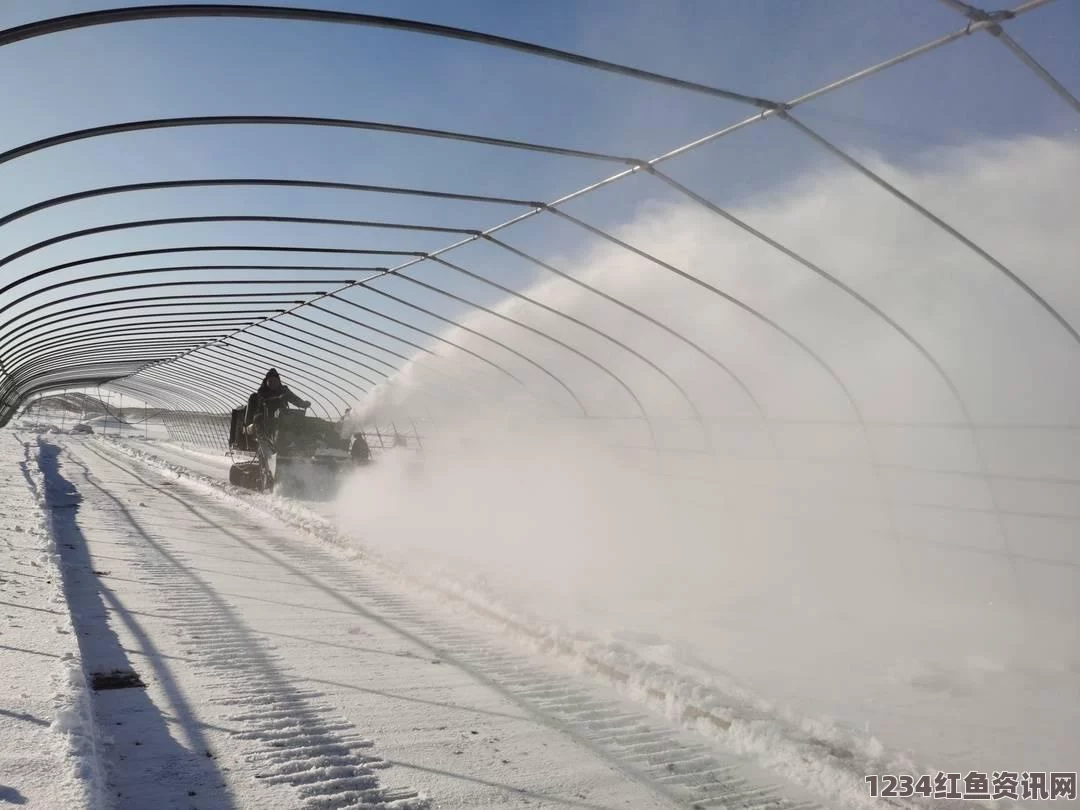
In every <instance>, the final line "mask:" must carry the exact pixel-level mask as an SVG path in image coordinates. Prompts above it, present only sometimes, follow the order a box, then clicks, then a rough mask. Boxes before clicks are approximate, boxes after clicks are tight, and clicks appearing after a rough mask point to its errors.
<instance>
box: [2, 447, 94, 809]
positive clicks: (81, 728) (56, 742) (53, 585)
mask: <svg viewBox="0 0 1080 810" xmlns="http://www.w3.org/2000/svg"><path fill="white" fill-rule="evenodd" d="M36 438H37V437H36V436H34V435H30V436H24V437H20V436H18V435H16V434H14V433H10V432H8V431H4V432H2V433H0V457H2V458H3V459H4V463H3V465H2V466H0V504H3V508H2V509H0V615H2V616H3V622H2V623H0V684H2V687H0V805H8V804H10V805H27V806H30V807H47V808H71V810H78V809H79V808H90V807H95V808H96V807H100V806H102V805H101V802H100V799H101V792H100V791H101V788H102V786H103V782H102V780H101V778H100V769H99V761H98V757H97V744H96V740H95V735H96V730H95V729H94V725H93V723H92V722H91V719H90V718H91V715H90V700H89V695H88V693H87V691H86V681H85V677H84V672H83V668H82V666H81V658H80V655H79V644H78V642H77V639H76V637H75V635H74V634H73V632H72V630H73V628H72V622H71V618H70V616H69V613H68V604H67V602H66V600H65V598H64V592H65V578H66V576H67V573H68V571H67V569H64V570H63V571H62V570H61V568H62V566H61V562H60V560H61V557H62V555H61V554H58V551H59V550H58V549H57V546H56V543H55V542H54V540H53V535H52V533H51V532H50V522H51V523H52V525H53V526H55V524H56V522H57V521H59V520H62V519H63V518H62V517H61V515H62V512H63V508H64V507H63V499H64V497H65V493H63V492H56V491H53V492H52V493H51V494H50V491H49V487H50V483H49V482H48V481H47V480H46V477H45V476H44V475H43V474H42V472H41V470H40V469H39V467H38V463H37V450H38V447H37V441H36Z"/></svg>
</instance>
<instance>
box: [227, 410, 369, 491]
mask: <svg viewBox="0 0 1080 810" xmlns="http://www.w3.org/2000/svg"><path fill="white" fill-rule="evenodd" d="M246 416H247V407H246V406H241V407H239V408H234V409H233V412H232V421H231V423H230V428H229V448H230V449H231V450H233V451H234V452H238V453H244V454H248V453H250V454H251V457H249V458H248V459H247V460H244V461H239V462H236V463H234V464H233V465H232V466H231V467H230V468H229V483H231V484H235V485H236V486H240V487H243V488H245V489H251V490H255V491H256V492H276V493H278V494H280V495H285V496H290V497H297V498H304V499H309V500H328V499H330V498H333V497H334V495H335V494H336V492H337V488H338V486H339V484H340V483H341V479H342V478H344V476H345V475H346V474H347V473H348V472H349V471H350V470H352V469H354V468H356V467H357V466H360V465H365V464H369V463H370V462H371V450H370V448H369V447H368V444H367V442H366V441H365V440H364V437H363V436H362V435H361V434H358V433H357V434H354V435H353V436H351V437H347V436H345V435H343V433H342V430H341V426H340V425H337V424H334V423H333V422H329V421H327V420H325V419H319V418H317V417H315V416H309V415H307V414H306V413H305V411H304V410H294V409H290V408H283V409H282V410H280V411H279V412H278V413H277V415H276V417H271V416H270V414H268V413H266V412H264V413H262V414H260V415H259V417H261V418H259V417H257V418H255V419H254V420H253V422H252V424H254V426H255V430H254V432H253V433H249V432H247V431H246V430H245V424H246Z"/></svg>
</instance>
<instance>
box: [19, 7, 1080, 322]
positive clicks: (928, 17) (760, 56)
mask: <svg viewBox="0 0 1080 810" xmlns="http://www.w3.org/2000/svg"><path fill="white" fill-rule="evenodd" d="M118 5H123V4H122V3H99V2H80V1H79V0H38V2H34V3H29V2H22V3H8V4H5V6H4V7H3V9H2V10H0V28H8V27H11V26H15V25H18V24H21V23H24V22H28V21H30V20H34V19H43V18H46V17H51V16H58V15H62V14H66V13H73V12H78V11H87V10H92V9H98V8H111V7H116V6H118ZM291 5H295V6H306V7H312V8H329V9H341V10H348V11H360V12H370V13H379V14H387V15H392V16H399V17H407V18H413V19H418V20H426V21H432V22H438V23H444V24H450V25H456V26H460V27H464V28H473V29H477V30H481V31H485V32H490V33H494V34H500V35H504V36H510V37H515V38H520V39H525V40H528V41H532V42H537V43H540V44H544V45H548V46H552V47H556V48H563V49H567V50H572V51H577V52H581V53H585V54H588V55H590V56H595V57H599V58H603V59H608V60H611V61H615V62H621V63H625V64H629V65H633V66H635V67H640V68H644V69H648V70H654V71H658V72H662V73H667V74H671V75H674V76H678V77H680V78H686V79H691V80H696V81H700V82H704V83H708V84H712V85H716V86H721V87H725V88H728V89H732V90H736V91H740V92H744V93H750V94H756V95H760V96H764V97H769V98H774V99H779V100H783V99H787V98H791V97H793V96H796V95H799V94H801V93H803V92H806V91H808V90H811V89H813V88H815V87H817V86H819V85H822V84H824V83H826V82H828V81H831V80H834V79H836V78H839V77H841V76H844V75H846V74H848V73H851V72H853V71H855V70H857V69H860V68H862V67H865V66H867V65H869V64H872V63H875V62H877V61H880V60H882V59H884V58H887V57H889V56H892V55H894V54H896V53H899V52H901V51H903V50H905V49H906V48H909V47H912V46H915V45H918V44H921V43H923V42H925V41H928V40H930V39H933V38H934V37H936V36H940V35H941V34H944V33H946V32H949V31H953V30H956V29H958V28H960V27H962V25H963V20H962V19H961V18H960V17H959V16H958V15H955V14H954V13H953V12H951V11H950V10H949V9H947V8H945V7H944V6H943V5H941V4H939V3H934V2H929V0H927V2H912V1H911V0H902V1H901V0H897V1H896V2H875V3H866V2H862V0H829V1H828V2H801V3H797V2H754V3H738V2H705V0H699V1H698V2H676V0H657V1H656V2H621V1H620V2H616V1H615V0H592V1H591V2H588V3H581V2H569V1H568V0H557V1H555V2H545V3H526V2H514V3H511V2H496V1H495V0H485V1H483V2H470V3H463V2H462V3H448V2H423V1H418V2H395V3H391V2H336V3H335V2H294V3H292V4H291ZM1008 30H1009V32H1010V33H1011V34H1012V35H1013V36H1014V37H1015V38H1016V39H1017V40H1018V41H1019V42H1020V43H1021V44H1022V45H1024V46H1025V47H1026V48H1027V49H1028V50H1029V51H1030V52H1032V53H1033V54H1034V55H1035V56H1036V57H1037V58H1038V59H1039V60H1040V61H1041V62H1042V63H1043V64H1044V65H1045V66H1046V67H1047V68H1048V69H1050V71H1051V72H1053V73H1054V74H1055V75H1056V76H1057V77H1058V78H1059V80H1061V81H1062V82H1063V83H1064V84H1065V85H1066V86H1067V87H1070V88H1072V89H1073V90H1074V91H1076V89H1077V88H1080V60H1077V59H1076V57H1075V42H1074V41H1073V40H1074V39H1075V32H1076V31H1078V30H1080V6H1078V5H1077V4H1076V3H1073V2H1066V1H1065V0H1058V2H1056V3H1052V4H1050V6H1049V7H1047V8H1044V9H1040V10H1037V11H1035V12H1033V13H1030V14H1027V15H1025V16H1023V17H1022V18H1020V19H1018V20H1017V21H1015V22H1014V23H1011V24H1010V25H1009V27H1008ZM0 76H4V77H5V81H4V84H3V91H2V94H3V101H2V103H3V108H4V111H5V125H4V127H3V129H2V131H0V150H3V149H8V148H11V147H14V146H17V145H20V144H24V143H27V142H30V141H33V140H35V139H38V138H42V137H46V136H49V135H53V134H56V133H60V132H64V131H68V130H73V129H79V128H83V127H88V126H95V125H99V124H107V123H114V122H118V121H124V120H134V119H141V118H153V117H165V116H184V115H220V114H236V113H250V114H268V115H269V114H279V115H313V116H327V117H347V118H358V119H366V120H375V121H387V122H394V123H402V124H410V125H415V126H422V127H433V128H446V129H454V130H459V131H465V132H473V133H482V134H488V135H496V136H501V137H507V138H516V139H522V140H528V141H536V142H542V143H549V144H555V145H560V146H568V147H576V148H582V149H590V150H597V151H603V152H610V153H614V154H620V155H630V156H635V157H641V158H648V157H652V156H655V155H656V154H659V153H662V152H664V151H667V150H669V149H671V148H673V147H676V146H678V145H680V144H682V143H684V142H687V141H690V140H693V139H694V138H697V137H700V136H702V135H705V134H707V133H709V132H712V131H714V130H717V129H720V128H722V127H724V126H726V125H727V124H730V123H733V122H735V121H737V120H739V119H740V118H742V117H745V116H746V115H747V114H748V113H750V112H752V110H750V109H749V108H744V107H741V106H739V105H736V104H734V103H730V102H726V101H722V100H718V99H714V98H709V97H705V96H698V95H695V94H692V93H687V92H682V91H679V90H674V89H670V88H660V87H654V86H650V85H647V84H644V83H641V82H637V81H634V80H631V79H627V78H624V77H619V76H611V75H605V74H599V73H595V72H591V71H587V70H585V69H582V68H579V67H575V66H571V65H563V64H553V63H550V62H548V61H544V60H540V59H537V58H535V57H531V56H527V55H522V54H516V53H510V52H504V51H500V50H497V49H492V48H487V47H483V46H478V45H473V44H469V43H463V42H455V41H444V40H438V39H434V38H430V37H423V36H420V35H416V34H408V33H399V32H392V31H384V30H377V29H364V28H356V27H349V26H332V25H325V24H317V23H284V22H275V21H256V20H222V19H216V20H163V21H147V22H139V23H124V24H118V25H112V26H105V27H97V28H91V29H86V30H81V31H73V32H65V33H61V34H56V35H51V36H48V37H43V38H39V39H35V40H32V41H28V42H22V43H17V44H14V45H10V46H7V47H4V48H2V49H0ZM1004 99H1007V102H1008V103H1003V100H1004ZM801 117H802V118H803V119H804V120H805V121H806V122H807V123H809V124H811V125H812V126H815V127H817V128H818V129H819V130H820V131H822V132H823V133H825V134H826V135H828V136H829V137H832V138H835V139H836V140H838V141H839V142H841V143H842V144H844V145H845V146H849V147H853V148H857V149H872V150H875V151H878V152H881V153H882V154H883V155H885V156H886V157H888V158H890V159H893V160H897V161H900V162H904V161H907V160H911V159H913V157H914V156H915V155H917V154H918V153H919V152H920V151H921V150H924V149H926V148H928V147H933V146H937V145H946V144H956V143H964V142H967V141H970V140H971V139H973V138H988V137H989V138H998V137H1010V136H1014V135H1019V134H1029V133H1041V134H1051V135H1068V134H1070V133H1075V132H1076V130H1077V125H1076V117H1075V113H1074V112H1073V111H1071V110H1070V109H1069V108H1068V107H1066V105H1064V104H1063V103H1061V101H1060V100H1059V99H1058V98H1057V97H1055V96H1054V95H1053V94H1052V93H1051V92H1050V91H1049V89H1047V88H1046V87H1045V86H1044V85H1043V84H1041V83H1040V82H1039V81H1038V80H1037V79H1036V78H1035V77H1034V76H1033V75H1032V74H1031V73H1030V72H1029V71H1027V69H1026V68H1024V67H1023V66H1022V65H1021V64H1020V63H1019V62H1018V61H1017V60H1016V59H1015V58H1014V57H1012V55H1011V54H1009V53H1008V52H1007V51H1006V50H1005V49H1004V48H1003V47H1001V46H1000V45H999V44H998V43H996V42H994V41H993V40H992V39H991V38H990V37H988V36H986V35H977V36H972V37H969V38H966V39H964V40H962V41H960V42H957V43H954V44H952V45H950V46H947V47H945V48H942V49H939V50H938V51H936V52H934V53H932V54H929V55H927V56H924V57H921V58H919V59H917V60H914V61H912V62H910V63H908V64H906V65H903V66H900V67H897V68H894V69H892V70H890V71H887V72H885V73H883V74H881V75H879V76H876V77H873V78H871V79H870V80H868V81H866V82H860V83H857V84H855V85H853V86H851V87H848V88H846V89H843V90H841V91H839V92H837V93H835V94H833V95H831V96H828V97H826V98H825V99H822V100H821V101H819V102H814V103H812V104H810V105H807V106H806V107H805V108H803V110H802V111H801ZM830 160H831V159H830V158H828V157H827V156H825V155H823V154H822V153H821V152H820V151H819V150H818V149H817V148H816V147H814V146H813V145H812V144H809V143H808V142H805V141H803V140H800V139H799V138H797V137H796V136H795V135H794V134H793V133H792V131H790V130H789V128H787V127H786V126H784V125H783V124H781V123H780V122H778V121H770V122H768V123H766V124H762V125H758V126H754V127H750V128H748V129H746V130H744V131H743V132H740V133H737V134H735V135H733V136H732V137H731V138H729V139H723V140H721V141H719V142H717V143H715V144H711V145H709V146H707V147H705V148H703V149H701V150H699V151H697V152H695V153H693V154H691V155H690V156H688V157H686V158H684V159H679V160H678V161H674V162H672V163H669V164H667V169H668V170H669V171H671V173H672V174H673V175H674V176H676V177H677V178H679V179H681V180H683V181H684V182H687V183H688V184H690V185H692V186H693V187H694V188H695V189H697V190H699V191H701V192H703V193H705V194H708V195H709V196H711V197H712V198H713V199H715V200H716V201H717V202H720V203H722V204H725V205H729V206H730V205H738V204H739V203H740V202H744V201H745V200H746V199H747V198H748V197H751V196H752V195H754V194H756V193H761V192H763V191H767V190H769V189H770V188H774V187H777V186H781V185H783V184H785V183H787V182H788V181H789V180H790V179H791V177H792V176H793V175H797V174H799V173H800V172H804V171H807V170H809V169H811V168H813V167H815V166H817V165H822V164H828V163H829V161H830ZM612 171H613V167H611V166H607V165H603V164H598V163H594V162H592V161H587V160H579V159H568V158H553V157H549V156H544V155H533V154H523V153H518V152H510V151H506V150H499V149H492V148H488V147H480V146H473V145H464V144H456V143H443V142H436V141H431V140H428V139H423V138H416V137H407V136H391V135H386V134H376V133H363V132H355V131H348V130H327V129H312V128H303V129H301V128H295V127H291V128H286V127H277V128H268V127H250V126H249V127H230V128H200V129H188V130H172V131H169V130H166V131H154V132H143V133H134V134H128V135H123V136H119V137H109V138H99V139H95V140H92V141H83V142H80V143H75V144H69V145H64V146H60V147H56V148H52V149H49V150H46V151H44V152H40V153H37V154H34V155H31V156H27V157H24V158H20V159H17V160H15V161H12V162H10V163H8V164H6V165H3V166H0V212H7V211H10V210H14V209H15V208H18V207H21V206H22V205H26V204H28V203H32V202H36V201H38V200H42V199H45V198H47V197H51V196H54V195H57V194H62V193H65V192H68V191H76V190H81V189H84V188H92V187H95V186H101V185H109V184H115V183H124V182H140V181H149V180H163V179H179V178H194V177H214V176H230V175H231V176H266V177H289V178H303V179H325V180H342V181H348V182H358V183H377V184H379V183H385V184H393V185H401V186H415V187H420V188H429V189H440V190H449V191H459V192H471V193H478V194H492V195H506V196H514V197H523V198H528V199H535V198H539V199H552V198H555V197H558V196H560V195H562V194H565V193H567V192H569V191H572V190H574V189H575V188H577V187H579V186H582V185H585V184H587V183H590V182H593V181H595V180H598V179H600V178H602V177H604V176H606V175H608V174H611V173H612ZM664 199H670V196H669V194H668V192H666V191H665V190H664V189H663V188H661V187H659V185H658V184H657V183H655V182H654V181H651V180H649V179H646V178H634V179H633V180H631V181H629V182H627V183H625V184H619V185H617V186H614V187H612V188H610V189H606V190H603V191H601V192H599V193H597V194H596V195H594V196H592V197H589V198H587V199H585V200H583V201H582V202H580V203H575V204H574V205H573V207H572V208H570V209H568V210H571V211H573V212H574V213H576V214H578V215H581V216H584V217H586V218H588V219H589V220H590V221H592V222H595V223H597V224H599V225H604V226H612V225H616V224H618V223H620V222H623V221H625V220H626V219H627V218H629V217H630V216H631V215H632V213H633V212H634V210H635V209H636V208H637V207H638V206H640V205H642V204H643V203H644V202H646V201H649V200H664ZM515 210H516V209H512V208H506V207H501V206H489V205H478V204H464V203H446V202H440V201H426V200H420V199H416V198H401V197H388V196H384V195H362V194H349V193H340V192H315V191H295V190H288V191H282V190H267V189H259V190H250V189H246V190H245V189H215V190H210V191H207V190H183V191H167V192H145V193H139V194H131V195H126V196H125V197H123V198H107V199H103V200H93V201H87V202H81V203H74V204H70V205H67V206H64V207H61V208H56V209H52V210H50V211H47V212H43V213H41V214H36V215H33V216H31V217H27V218H25V219H23V220H20V221H19V222H18V223H16V224H15V225H13V226H11V227H8V228H7V229H0V251H2V252H3V253H4V254H7V253H9V252H11V251H13V250H17V249H19V248H21V247H24V246H26V245H28V244H31V243H33V242H35V241H37V240H39V239H43V238H47V237H49V236H53V235H56V234H58V233H63V232H65V231H68V230H73V229H76V228H81V227H92V226H95V225H101V224H106V223H110V222H116V221H123V220H127V219H139V218H146V217H159V216H160V217H166V216H184V215H191V214H291V215H300V216H330V217H344V218H355V219H385V220H397V221H403V222H415V223H431V224H439V225H451V226H455V227H472V228H482V227H486V226H490V225H492V224H494V223H496V222H499V221H501V220H502V219H505V218H507V217H508V216H509V215H511V214H512V213H514V212H515ZM507 237H508V239H509V240H510V241H511V242H512V243H514V244H516V245H519V246H521V247H522V248H524V249H527V250H530V251H532V252H534V253H536V254H538V255H542V256H545V257H547V258H549V259H553V260H566V261H570V260H571V259H572V257H573V256H574V255H575V254H576V253H577V252H578V251H580V250H582V249H584V248H585V247H586V246H587V237H585V236H584V235H583V234H581V233H579V232H577V231H574V230H573V229H568V228H566V227H565V226H561V225H557V224H554V223H551V222H548V221H541V220H540V219H537V220H535V221H534V222H531V223H529V224H527V225H525V226H523V227H521V228H520V229H515V230H513V231H511V232H508V234H507ZM198 241H211V242H222V243H225V242H252V241H273V242H277V243H280V244H290V243H292V244H300V243H317V244H321V245H325V246H342V247H343V246H350V247H368V246H370V247H372V248H378V249H401V250H430V249H434V248H436V247H438V246H440V245H442V244H445V243H447V242H448V241H452V240H451V238H450V237H447V236H446V235H445V234H414V233H400V232H386V231H363V232H357V231H355V230H353V229H343V228H334V227H327V226H282V225H259V224H251V225H247V224H245V225H235V224H214V225H199V226H182V227H181V226H170V227H168V228H154V229H144V230H141V231H131V232H125V233H124V234H123V235H122V237H117V236H116V235H100V236H92V237H86V238H84V239H80V240H78V241H75V242H69V243H65V244H63V245H57V246H54V247H50V248H48V249H46V250H43V251H41V252H39V253H35V254H33V255H32V256H28V257H26V258H25V259H20V260H18V261H17V262H14V263H12V264H11V265H10V266H9V267H7V268H6V269H4V270H0V275H3V277H4V278H5V279H6V278H8V277H10V276H11V275H13V274H16V273H22V272H30V271H32V270H35V269H38V268H39V267H44V266H49V265H51V264H56V263H59V262H63V261H67V260H69V259H72V258H77V257H79V256H83V255H87V254H88V253H94V252H96V253H106V252H112V251H114V250H127V249H138V248H140V247H147V246H157V245H163V244H170V245H181V244H193V243H196V242H198ZM457 255H458V257H459V259H460V260H461V261H463V262H468V263H469V266H470V267H474V268H476V269H479V270H483V271H484V272H487V273H489V274H491V275H492V277H497V278H499V279H500V280H504V281H505V282H506V283H509V284H512V285H520V284H522V283H525V282H526V281H527V280H528V279H530V278H533V277H535V276H536V273H537V271H536V269H535V268H533V267H530V266H528V265H526V264H524V263H522V262H520V261H518V260H513V259H510V258H508V257H506V256H505V255H503V254H499V253H498V251H494V250H493V249H491V248H490V247H485V246H478V247H475V248H472V247H470V248H466V249H465V250H462V251H461V252H460V253H459V254H457ZM201 258H202V259H205V260H206V261H207V263H208V264H209V263H212V262H213V261H214V259H215V258H217V259H219V260H220V261H223V262H238V261H243V258H242V257H240V256H237V255H235V254H233V255H221V256H217V257H215V256H202V257H201ZM265 258H266V257H265V256H261V257H257V260H264V259H265ZM292 258H294V257H287V258H285V259H284V260H282V263H289V262H291V261H292ZM382 261H385V260H377V261H376V262H374V263H381V262H382ZM157 263H159V264H161V265H166V264H180V263H188V262H186V261H184V262H178V261H176V260H175V257H174V258H170V259H169V260H160V261H158V262H157ZM326 263H333V264H337V263H345V264H349V263H350V260H347V259H345V260H343V259H340V258H338V259H333V258H331V259H329V260H328V261H327V262H326ZM361 263H363V264H370V263H372V262H366V261H364V262H361ZM151 264H153V262H144V266H149V265H151ZM109 267H118V265H117V264H116V263H110V264H109V265H107V266H106V265H95V269H97V268H100V269H101V270H102V271H103V270H106V269H108V268H109ZM75 272H82V273H85V272H87V271H86V270H80V271H71V273H69V274H68V275H67V276H57V278H64V277H70V276H72V275H74V273H75ZM211 272H216V271H211ZM445 276H446V274H445V271H443V270H440V269H437V268H432V267H430V266H426V267H424V268H423V269H422V270H421V271H419V273H418V277H426V278H431V279H435V278H442V279H444V278H445ZM466 286H467V287H468V289H469V291H470V292H471V293H475V294H476V296H482V297H483V298H484V300H486V301H487V302H489V303H490V302H493V301H495V300H496V299H497V298H498V295H497V293H495V292H494V291H491V290H480V289H476V285H472V286H468V285H466ZM388 289H389V288H388ZM462 289H464V287H463V288H462ZM0 303H2V302H0ZM440 306H441V307H442V309H441V310H440V311H444V312H446V313H447V314H452V313H455V312H459V311H460V309H461V307H460V305H457V304H452V303H450V302H446V301H443V302H442V303H441V304H440ZM395 311H397V310H395Z"/></svg>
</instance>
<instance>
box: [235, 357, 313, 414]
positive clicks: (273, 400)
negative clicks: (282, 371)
mask: <svg viewBox="0 0 1080 810" xmlns="http://www.w3.org/2000/svg"><path fill="white" fill-rule="evenodd" d="M272 376H274V377H276V376H277V371H276V370H275V369H270V370H269V371H268V372H266V376H265V377H263V381H262V384H261V385H260V386H259V390H258V391H256V392H255V393H254V394H252V395H251V396H250V397H249V398H248V411H247V413H248V418H247V420H246V422H247V423H248V424H251V422H252V421H253V419H254V416H255V415H256V414H258V413H260V412H261V411H262V406H263V405H266V408H267V411H268V413H269V414H270V416H271V418H273V417H276V416H277V414H278V411H280V410H281V409H282V408H284V407H285V405H286V404H289V405H294V406H296V407H297V408H309V407H311V403H310V402H308V401H307V400H303V399H300V397H298V396H297V395H296V394H294V393H293V392H292V391H291V390H289V386H287V385H285V384H284V383H282V384H281V385H280V387H279V388H278V389H277V390H276V391H275V390H274V389H272V388H271V387H270V377H272ZM279 379H280V377H279Z"/></svg>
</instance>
